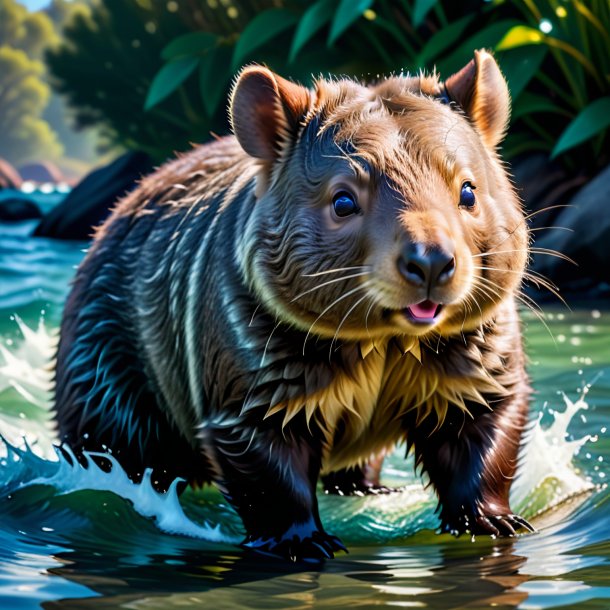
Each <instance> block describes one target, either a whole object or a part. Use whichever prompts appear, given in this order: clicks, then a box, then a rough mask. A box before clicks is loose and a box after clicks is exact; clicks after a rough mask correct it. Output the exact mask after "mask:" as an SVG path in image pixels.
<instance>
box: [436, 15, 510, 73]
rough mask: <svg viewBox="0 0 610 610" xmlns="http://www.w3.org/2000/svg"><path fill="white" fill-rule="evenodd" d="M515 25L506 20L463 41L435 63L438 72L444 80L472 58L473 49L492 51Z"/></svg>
mask: <svg viewBox="0 0 610 610" xmlns="http://www.w3.org/2000/svg"><path fill="white" fill-rule="evenodd" d="M515 23H517V21H515V20H514V19H506V20H504V21H498V22H496V23H493V24H492V25H489V26H487V27H486V28H483V29H482V30H479V31H478V32H476V33H475V34H473V35H472V36H471V37H470V38H468V39H467V40H465V41H464V42H463V43H462V44H461V45H460V46H459V47H458V48H457V49H456V50H455V51H453V52H452V53H451V55H449V57H446V58H443V59H442V60H439V61H438V62H437V67H438V70H439V72H440V73H441V74H442V75H443V77H444V78H446V77H447V76H449V75H451V74H453V73H454V72H457V71H458V70H460V69H461V68H462V67H463V66H465V65H466V64H467V63H468V62H469V61H470V60H471V59H472V58H473V57H474V50H475V49H493V48H494V47H495V46H496V45H497V44H498V41H499V40H501V39H502V38H503V37H504V35H505V34H506V32H507V31H508V30H510V28H511V27H513V26H514V25H515Z"/></svg>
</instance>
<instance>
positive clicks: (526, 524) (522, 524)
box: [511, 515, 536, 533]
mask: <svg viewBox="0 0 610 610" xmlns="http://www.w3.org/2000/svg"><path fill="white" fill-rule="evenodd" d="M511 518H512V519H513V521H515V522H516V523H517V524H518V525H519V526H520V527H522V528H523V529H526V530H527V531H528V532H531V533H535V532H536V528H535V527H534V526H533V525H532V524H531V523H529V522H528V521H527V520H525V519H524V518H523V517H520V516H519V515H511Z"/></svg>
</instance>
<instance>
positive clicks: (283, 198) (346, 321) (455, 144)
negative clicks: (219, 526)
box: [55, 51, 530, 560]
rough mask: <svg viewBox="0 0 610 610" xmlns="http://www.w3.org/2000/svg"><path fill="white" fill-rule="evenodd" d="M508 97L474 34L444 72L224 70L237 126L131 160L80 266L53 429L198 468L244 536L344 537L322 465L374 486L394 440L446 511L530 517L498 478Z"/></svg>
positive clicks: (509, 520) (502, 441)
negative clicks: (150, 160) (327, 501)
mask: <svg viewBox="0 0 610 610" xmlns="http://www.w3.org/2000/svg"><path fill="white" fill-rule="evenodd" d="M509 107H510V100H509V93H508V89H507V86H506V82H505V80H504V78H503V76H502V74H501V72H500V70H499V68H498V66H497V64H496V62H495V60H494V58H493V56H492V55H491V54H489V53H488V52H486V51H477V52H475V55H474V59H473V60H472V61H471V62H470V63H469V64H468V65H466V66H465V67H464V68H463V69H462V70H461V71H459V72H458V73H456V74H454V75H453V76H450V77H449V78H448V79H447V80H446V81H445V82H444V83H443V82H441V81H439V79H438V77H437V76H436V75H431V76H425V75H419V76H406V75H399V76H392V77H389V78H386V79H383V80H380V81H378V82H376V83H374V84H371V85H369V86H365V85H363V84H361V83H359V82H355V81H353V80H348V79H339V80H335V79H332V80H324V79H321V80H318V81H317V82H316V83H315V86H314V87H313V88H311V89H308V88H305V87H302V86H300V85H298V84H295V83H293V82H289V81H287V80H285V79H283V78H281V77H280V76H278V75H276V74H274V73H273V72H271V71H270V70H269V69H267V68H265V67H261V66H248V67H246V68H245V69H243V71H242V72H241V73H240V75H239V77H238V78H237V80H236V83H235V86H234V88H233V91H232V94H231V98H230V118H231V122H232V127H233V132H234V136H229V137H224V138H219V139H217V141H215V142H213V143H210V144H206V145H203V146H198V147H196V148H195V149H194V150H192V151H191V152H189V153H187V154H184V155H180V156H178V158H177V159H175V160H173V161H171V162H169V163H167V164H165V165H164V166H162V167H161V168H160V169H159V170H157V171H156V172H155V173H153V174H152V175H150V176H148V177H146V178H145V179H144V180H143V181H142V183H141V185H140V186H139V188H137V190H135V191H134V192H132V193H130V194H129V195H127V196H126V197H125V198H124V199H123V200H122V201H121V202H119V204H118V205H117V207H116V209H115V210H114V212H113V213H112V215H111V216H110V218H109V219H108V220H107V221H106V222H105V223H104V224H103V225H102V226H101V227H100V228H99V230H98V231H97V233H96V235H95V239H94V241H93V244H92V246H91V248H90V250H89V252H88V254H87V256H86V257H85V259H84V261H83V263H82V264H81V265H80V267H79V269H78V272H77V274H76V279H75V281H74V286H73V288H72V291H71V294H70V296H69V298H68V301H67V304H66V307H65V312H64V317H63V322H62V327H61V339H60V343H59V349H58V354H57V366H56V403H55V409H56V413H57V421H58V425H59V432H60V436H61V439H62V441H63V442H64V443H66V444H67V445H68V446H70V447H71V448H72V450H73V451H74V452H75V454H76V455H79V454H82V452H83V451H96V452H99V451H107V452H111V453H112V455H113V456H114V457H115V458H116V459H117V460H118V462H119V463H120V464H121V465H122V467H123V468H124V469H125V470H126V471H127V473H129V474H130V476H132V477H133V478H134V479H138V478H139V477H141V476H142V474H143V472H144V470H145V469H146V468H151V469H152V471H153V475H152V476H153V480H154V482H155V485H156V486H157V487H158V488H159V489H166V488H167V487H168V486H169V484H170V482H171V481H172V480H173V479H174V478H175V477H183V478H184V479H185V480H186V481H188V482H190V483H191V484H202V483H205V482H209V481H213V482H214V483H215V484H216V485H217V486H218V487H219V488H220V490H221V491H222V493H223V494H224V495H225V497H226V498H227V500H228V501H229V502H230V503H231V505H232V506H233V507H234V508H235V510H236V511H237V512H238V513H239V515H240V517H241V518H242V520H243V524H244V527H245V530H246V538H245V541H244V545H245V546H246V547H249V548H252V549H256V550H258V551H261V552H264V553H270V554H274V555H279V556H282V557H286V558H289V559H291V560H317V559H320V558H326V557H332V556H333V553H334V552H336V551H338V550H341V549H344V547H343V545H342V543H341V542H340V541H339V539H338V538H337V537H335V536H332V535H330V534H328V533H326V532H325V530H324V528H323V526H322V523H321V521H320V516H319V514H318V504H317V500H316V486H317V482H318V479H319V477H320V476H321V475H327V476H328V477H330V479H329V480H331V481H336V480H340V481H341V487H342V489H340V490H339V491H341V493H348V492H349V491H350V490H357V491H359V492H360V493H363V492H366V491H369V490H372V491H374V489H375V488H374V486H373V487H371V486H370V485H367V484H366V482H364V481H363V468H364V466H365V465H366V463H367V460H368V459H369V458H370V457H371V456H375V455H379V454H380V453H382V452H383V451H387V450H389V449H391V448H392V447H394V446H395V445H396V444H397V443H400V442H404V443H406V446H407V448H408V449H409V450H411V449H412V450H413V451H414V452H415V457H416V463H417V465H418V466H421V469H422V470H423V471H425V472H426V473H427V476H428V477H429V479H430V482H431V484H432V485H433V487H434V489H435V491H436V493H437V495H438V500H439V515H440V520H441V524H442V529H443V530H445V531H450V532H454V533H458V534H459V533H461V532H466V531H469V532H472V533H473V534H481V533H488V534H493V535H514V533H515V531H516V530H517V529H518V528H527V529H530V526H529V525H528V524H527V522H526V521H524V520H523V519H522V518H520V517H518V516H516V515H514V514H513V513H512V511H511V509H510V506H509V501H508V493H509V487H510V484H511V481H512V479H513V477H514V475H515V469H516V465H517V454H518V449H519V444H520V438H521V434H522V431H523V429H524V426H525V424H526V419H527V410H528V397H529V393H530V389H529V385H528V378H527V375H526V372H525V369H524V356H523V351H522V345H521V333H520V325H519V319H518V315H517V307H516V296H515V295H516V294H517V291H518V290H519V286H520V282H521V279H522V274H523V272H524V269H525V264H526V260H527V258H528V231H527V226H526V222H525V218H524V215H523V211H522V208H521V205H520V202H519V200H518V197H517V196H516V194H515V192H514V190H513V188H512V186H511V183H510V180H509V178H508V176H507V173H506V170H505V167H504V165H503V163H502V161H501V160H500V159H499V156H498V154H497V151H496V147H497V146H498V144H499V143H500V141H501V140H502V138H503V135H504V133H505V130H506V126H507V123H508V120H509ZM337 472H338V473H340V476H339V479H336V478H335V479H333V476H334V477H336V476H337V475H336V473H337ZM333 473H335V474H333ZM330 487H331V489H332V490H334V487H338V485H331V486H330Z"/></svg>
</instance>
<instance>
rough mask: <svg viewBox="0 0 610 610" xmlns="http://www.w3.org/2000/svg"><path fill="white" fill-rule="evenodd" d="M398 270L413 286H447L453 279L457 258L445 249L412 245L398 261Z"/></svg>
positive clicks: (407, 247)
mask: <svg viewBox="0 0 610 610" xmlns="http://www.w3.org/2000/svg"><path fill="white" fill-rule="evenodd" d="M398 270H399V271H400V273H401V274H402V275H403V277H404V278H405V279H406V280H407V281H408V282H410V283H411V284H414V285H416V286H428V287H429V288H432V287H434V286H439V285H442V284H446V283H447V282H448V281H449V280H450V279H451V278H452V277H453V274H454V273H455V256H454V255H453V251H451V252H449V251H448V250H447V249H445V248H441V247H438V246H435V247H432V248H427V247H426V246H424V244H420V243H411V244H409V245H408V246H406V247H405V249H404V250H403V252H402V256H401V257H400V258H399V259H398Z"/></svg>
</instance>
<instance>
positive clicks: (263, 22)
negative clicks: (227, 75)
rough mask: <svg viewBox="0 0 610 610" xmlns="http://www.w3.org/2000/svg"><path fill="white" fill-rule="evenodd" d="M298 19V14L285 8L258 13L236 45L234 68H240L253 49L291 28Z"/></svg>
mask: <svg viewBox="0 0 610 610" xmlns="http://www.w3.org/2000/svg"><path fill="white" fill-rule="evenodd" d="M297 21H298V16H297V15H295V14H294V13H293V12H291V11H289V10H288V9H285V8H270V9H267V10H266V11H263V12H262V13H260V14H258V15H257V16H256V17H254V19H252V21H250V23H248V25H247V26H246V28H245V29H244V31H243V32H242V33H241V36H240V37H239V40H238V41H237V44H236V45H235V51H234V53H233V69H234V70H235V69H237V68H239V67H240V66H241V64H242V63H243V62H244V60H246V59H247V58H248V57H249V56H251V54H252V52H253V51H256V50H257V49H260V47H262V46H263V45H264V44H265V43H267V42H269V41H270V40H272V39H273V38H274V37H275V36H277V35H279V34H281V33H282V32H285V31H286V30H288V29H289V28H291V27H292V26H293V25H294V24H295V23H296V22H297Z"/></svg>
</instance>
